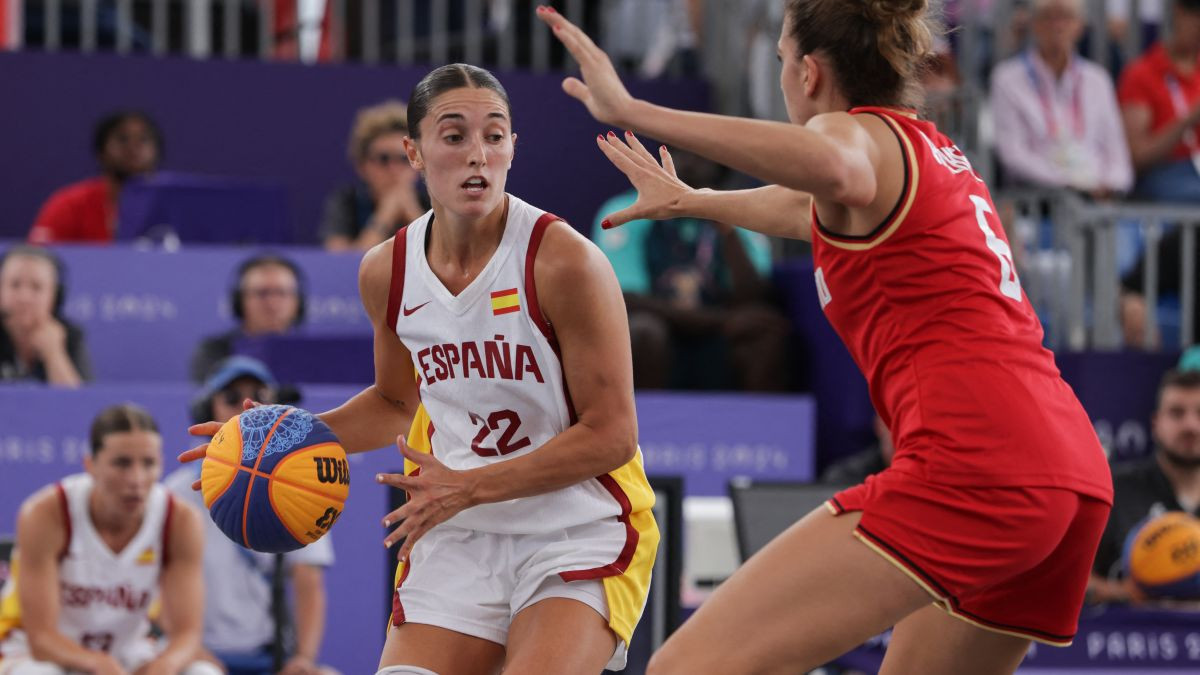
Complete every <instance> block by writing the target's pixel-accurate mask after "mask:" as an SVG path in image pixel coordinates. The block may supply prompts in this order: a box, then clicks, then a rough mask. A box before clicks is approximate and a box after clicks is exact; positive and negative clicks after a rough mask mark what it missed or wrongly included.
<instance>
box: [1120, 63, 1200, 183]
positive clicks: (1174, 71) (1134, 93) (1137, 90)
mask: <svg viewBox="0 0 1200 675" xmlns="http://www.w3.org/2000/svg"><path fill="white" fill-rule="evenodd" d="M1117 98H1118V99H1119V100H1120V102H1121V106H1122V107H1129V106H1141V107H1144V108H1147V109H1149V110H1150V113H1151V122H1150V133H1152V134H1157V133H1159V132H1160V131H1162V130H1163V129H1165V128H1167V127H1168V126H1170V125H1171V123H1172V122H1175V121H1176V120H1178V119H1181V118H1184V117H1186V116H1187V115H1188V113H1189V112H1191V110H1192V108H1193V107H1194V106H1196V104H1197V103H1198V102H1200V65H1198V66H1197V68H1196V69H1194V70H1192V72H1190V73H1182V72H1180V71H1179V69H1178V68H1176V67H1175V65H1174V64H1173V63H1172V62H1171V58H1170V56H1168V54H1167V50H1166V48H1165V47H1163V44H1162V43H1161V42H1159V43H1156V44H1155V45H1154V46H1153V47H1151V48H1150V50H1149V51H1147V52H1146V53H1145V54H1143V55H1142V56H1141V57H1140V58H1138V59H1137V60H1136V61H1134V62H1133V63H1131V64H1129V67H1128V68H1126V69H1125V72H1123V73H1121V85H1120V88H1119V89H1118V91H1117ZM1193 131H1194V132H1196V131H1197V128H1196V127H1193ZM1191 142H1192V143H1196V141H1195V139H1194V138H1193V139H1192V141H1191ZM1188 143H1189V141H1188V139H1187V138H1186V137H1185V138H1184V139H1183V140H1181V141H1180V142H1179V143H1177V144H1176V145H1175V146H1174V148H1173V149H1172V150H1171V154H1170V159H1172V160H1176V159H1187V158H1188V157H1191V155H1192V148H1191V147H1189V145H1188Z"/></svg>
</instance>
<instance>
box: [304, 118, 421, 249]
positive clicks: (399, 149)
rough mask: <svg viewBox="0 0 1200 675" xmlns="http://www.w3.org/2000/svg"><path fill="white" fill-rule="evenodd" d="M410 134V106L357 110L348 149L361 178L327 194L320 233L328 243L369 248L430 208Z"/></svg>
mask: <svg viewBox="0 0 1200 675" xmlns="http://www.w3.org/2000/svg"><path fill="white" fill-rule="evenodd" d="M407 135H408V111H407V109H406V108H405V106H404V104H403V103H401V102H399V101H384V102H383V103H380V104H379V105H373V106H370V107H368V108H363V109H362V110H359V111H358V116H357V117H355V118H354V128H353V129H352V130H351V132H350V147H349V155H350V162H351V163H352V164H354V170H355V172H357V173H358V177H359V179H360V180H359V181H357V182H355V183H354V184H353V185H347V186H345V187H342V188H339V189H338V190H336V191H334V192H333V193H332V194H330V195H329V197H327V198H326V200H325V213H324V215H323V216H322V217H321V231H320V234H321V241H322V242H323V243H324V244H325V248H326V249H328V250H330V251H344V250H347V249H357V250H360V251H366V250H368V249H370V248H371V247H372V246H375V245H376V244H379V243H381V242H383V241H385V240H386V239H388V238H389V237H391V236H392V235H394V234H396V230H398V229H400V228H401V227H403V226H405V225H407V224H409V223H410V222H412V221H413V220H416V219H417V217H418V216H420V215H421V214H422V213H424V212H425V210H426V208H427V207H426V205H425V203H424V202H423V201H422V199H421V195H420V192H419V190H418V187H419V183H420V181H419V178H418V176H417V172H416V171H413V168H412V167H411V166H409V164H408V156H407V155H406V154H405V152H404V137H405V136H407Z"/></svg>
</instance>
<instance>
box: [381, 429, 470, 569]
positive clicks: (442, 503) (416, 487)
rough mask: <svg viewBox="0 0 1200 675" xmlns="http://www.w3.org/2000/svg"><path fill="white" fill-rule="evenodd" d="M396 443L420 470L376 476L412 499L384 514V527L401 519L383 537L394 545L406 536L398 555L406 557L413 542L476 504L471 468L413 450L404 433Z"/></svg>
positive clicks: (387, 544) (385, 544) (388, 544)
mask: <svg viewBox="0 0 1200 675" xmlns="http://www.w3.org/2000/svg"><path fill="white" fill-rule="evenodd" d="M396 446H397V447H399V448H400V454H401V455H404V458H405V459H407V460H409V461H410V462H412V463H414V464H416V465H417V467H419V468H420V472H419V473H417V474H415V475H411V476H405V475H404V474H399V473H381V474H378V475H377V476H375V480H376V481H378V482H380V483H383V484H385V485H391V486H392V487H398V488H400V489H402V490H406V491H407V492H408V501H407V502H405V504H404V506H401V507H400V508H398V509H396V510H395V511H392V512H391V513H389V514H387V515H386V516H384V517H383V526H384V527H391V526H392V525H395V524H396V523H399V525H398V526H397V527H396V529H394V530H392V531H391V533H390V534H388V536H387V537H386V538H385V539H384V540H383V545H384V546H385V547H387V548H391V546H392V545H393V544H395V543H396V542H398V541H400V540H401V539H403V540H404V544H403V545H402V546H401V547H400V552H399V553H398V554H397V556H396V558H397V559H398V560H401V561H404V560H407V559H408V556H409V554H410V553H412V549H413V545H414V544H416V543H417V540H419V539H420V538H421V537H422V536H424V535H425V533H426V532H428V531H430V530H432V529H433V527H434V526H435V525H438V524H440V523H444V522H446V521H447V520H449V519H450V518H452V517H453V516H455V515H456V514H457V513H459V512H460V511H462V510H463V509H466V508H468V507H470V506H473V504H472V499H471V493H472V490H471V485H470V481H469V480H468V478H467V472H465V471H455V470H453V469H448V468H446V465H445V464H442V463H441V462H440V461H438V459H437V458H436V457H434V456H433V455H432V454H430V453H426V452H417V451H416V450H413V449H412V448H410V447H408V444H407V443H405V442H404V437H403V436H399V437H397V438H396Z"/></svg>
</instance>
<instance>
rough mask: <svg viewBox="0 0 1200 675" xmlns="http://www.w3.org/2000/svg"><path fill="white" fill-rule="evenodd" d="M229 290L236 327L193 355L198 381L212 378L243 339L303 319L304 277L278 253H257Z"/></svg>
mask: <svg viewBox="0 0 1200 675" xmlns="http://www.w3.org/2000/svg"><path fill="white" fill-rule="evenodd" d="M236 276H237V281H236V284H235V285H234V287H233V289H232V290H231V291H230V299H229V304H230V310H231V311H232V312H233V316H234V318H235V319H237V321H238V326H237V328H234V329H233V330H231V331H228V332H225V333H221V334H220V335H213V336H209V337H207V338H205V339H204V340H203V341H202V342H201V343H200V345H199V346H198V347H196V351H195V353H194V354H193V355H192V364H191V375H192V379H193V380H194V381H196V382H202V381H204V380H205V379H206V378H207V377H209V376H210V375H211V374H212V372H213V368H214V366H215V365H216V364H217V363H219V362H220V361H222V360H223V359H225V358H226V357H228V356H230V355H231V354H233V352H234V346H235V343H236V342H237V341H238V340H239V339H242V338H247V337H255V336H262V335H279V334H282V333H286V332H287V331H289V330H291V329H292V328H294V327H295V326H297V325H298V324H300V323H301V322H302V321H303V320H304V301H305V297H304V296H305V292H304V276H303V274H302V273H301V272H300V268H299V267H297V266H296V264H295V263H293V262H292V261H290V260H288V259H287V258H283V257H280V256H277V255H270V254H267V255H258V256H254V257H253V258H250V259H248V260H245V261H243V262H242V264H241V265H239V266H238V269H237V275H236Z"/></svg>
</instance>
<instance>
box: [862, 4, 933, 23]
mask: <svg viewBox="0 0 1200 675" xmlns="http://www.w3.org/2000/svg"><path fill="white" fill-rule="evenodd" d="M927 9H929V0H864V1H863V10H862V11H863V16H864V17H866V18H867V20H869V21H871V22H872V23H876V24H887V23H891V22H893V21H903V20H905V19H910V18H912V17H914V16H917V15H918V14H920V13H921V12H924V11H925V10H927Z"/></svg>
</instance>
